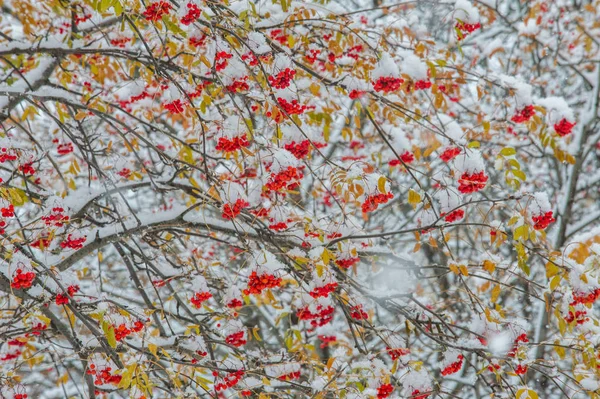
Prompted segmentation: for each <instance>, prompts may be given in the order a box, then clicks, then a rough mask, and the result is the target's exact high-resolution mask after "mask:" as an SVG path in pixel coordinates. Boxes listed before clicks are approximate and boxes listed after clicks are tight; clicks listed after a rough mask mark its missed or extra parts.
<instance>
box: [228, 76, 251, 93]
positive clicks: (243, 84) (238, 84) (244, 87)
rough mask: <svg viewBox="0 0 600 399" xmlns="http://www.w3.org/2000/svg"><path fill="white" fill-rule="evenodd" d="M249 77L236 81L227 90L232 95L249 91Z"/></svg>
mask: <svg viewBox="0 0 600 399" xmlns="http://www.w3.org/2000/svg"><path fill="white" fill-rule="evenodd" d="M247 80H248V77H247V76H244V77H243V78H241V79H236V80H234V81H233V83H232V84H230V85H229V86H227V87H226V89H227V90H228V91H229V92H231V93H239V92H243V91H248V90H249V89H250V86H249V85H248V82H247Z"/></svg>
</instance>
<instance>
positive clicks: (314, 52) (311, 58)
mask: <svg viewBox="0 0 600 399" xmlns="http://www.w3.org/2000/svg"><path fill="white" fill-rule="evenodd" d="M319 54H321V50H319V49H310V50H308V55H305V56H304V59H305V60H306V61H307V62H308V63H309V64H314V63H315V61H316V60H317V59H318V57H319Z"/></svg>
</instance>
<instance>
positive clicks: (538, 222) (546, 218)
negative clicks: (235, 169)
mask: <svg viewBox="0 0 600 399" xmlns="http://www.w3.org/2000/svg"><path fill="white" fill-rule="evenodd" d="M531 220H533V223H534V225H533V228H534V229H536V230H544V229H545V228H546V227H548V226H549V225H550V223H554V222H556V219H554V218H553V217H552V211H548V212H546V213H543V214H541V215H537V216H532V217H531Z"/></svg>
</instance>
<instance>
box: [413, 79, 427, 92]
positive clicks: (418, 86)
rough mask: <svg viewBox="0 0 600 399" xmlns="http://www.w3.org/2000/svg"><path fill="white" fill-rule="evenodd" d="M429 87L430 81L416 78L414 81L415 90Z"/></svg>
mask: <svg viewBox="0 0 600 399" xmlns="http://www.w3.org/2000/svg"><path fill="white" fill-rule="evenodd" d="M430 87H431V82H430V81H428V80H417V81H416V82H415V90H426V89H429V88H430Z"/></svg>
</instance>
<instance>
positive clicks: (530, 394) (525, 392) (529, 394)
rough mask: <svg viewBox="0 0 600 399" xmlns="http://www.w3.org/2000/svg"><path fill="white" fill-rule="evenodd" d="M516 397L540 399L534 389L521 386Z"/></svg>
mask: <svg viewBox="0 0 600 399" xmlns="http://www.w3.org/2000/svg"><path fill="white" fill-rule="evenodd" d="M515 399H539V397H538V394H537V393H536V392H535V391H534V390H533V389H529V388H521V389H519V390H518V391H517V394H516V396H515Z"/></svg>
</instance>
